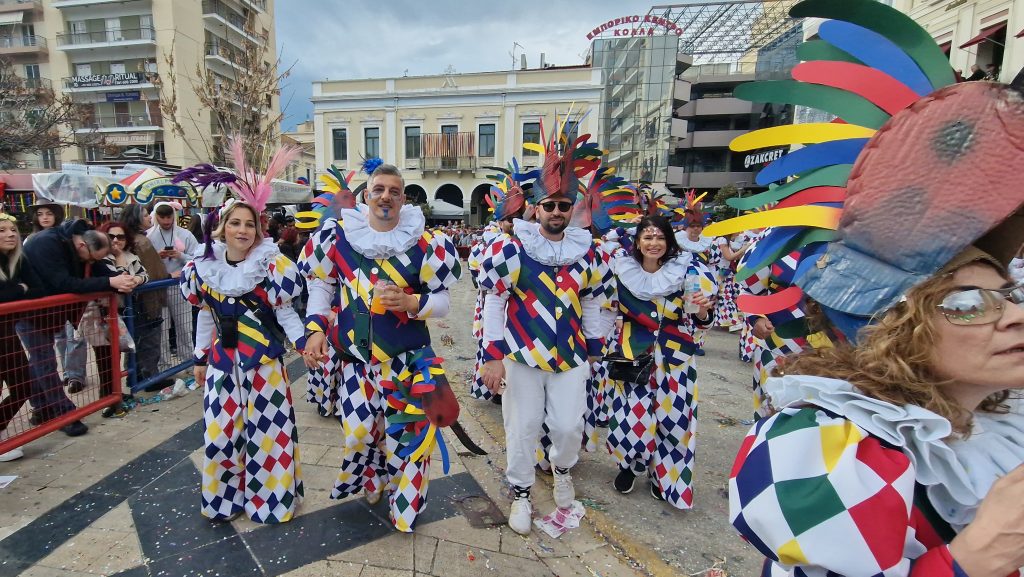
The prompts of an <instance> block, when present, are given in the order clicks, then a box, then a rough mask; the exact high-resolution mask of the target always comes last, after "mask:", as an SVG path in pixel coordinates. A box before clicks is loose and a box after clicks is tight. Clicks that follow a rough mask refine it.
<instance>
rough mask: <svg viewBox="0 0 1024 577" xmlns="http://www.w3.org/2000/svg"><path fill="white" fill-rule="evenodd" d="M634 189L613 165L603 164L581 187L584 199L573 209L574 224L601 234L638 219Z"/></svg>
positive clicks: (629, 224) (628, 224)
mask: <svg viewBox="0 0 1024 577" xmlns="http://www.w3.org/2000/svg"><path fill="white" fill-rule="evenodd" d="M638 208H639V207H638V206H637V191H636V189H635V188H634V187H633V185H632V184H630V183H629V181H627V180H626V179H625V178H622V177H621V176H619V175H617V174H615V167H613V166H609V165H603V166H600V167H598V168H597V170H595V171H594V173H593V174H592V175H591V176H590V181H589V182H588V183H587V187H586V188H585V189H584V190H583V202H582V203H580V204H578V205H577V206H576V208H575V209H574V210H573V212H572V222H571V224H572V225H573V226H579V227H581V228H587V227H589V226H593V227H594V228H595V229H596V230H597V231H598V232H599V233H601V234H604V233H606V232H608V231H610V230H612V229H613V228H616V227H620V226H631V225H632V221H635V220H638V219H637V218H636V217H637V216H638Z"/></svg>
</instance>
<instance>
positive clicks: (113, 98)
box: [107, 90, 142, 102]
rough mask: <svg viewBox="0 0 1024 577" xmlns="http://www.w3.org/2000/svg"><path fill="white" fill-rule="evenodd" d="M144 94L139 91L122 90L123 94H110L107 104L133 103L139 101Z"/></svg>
mask: <svg viewBox="0 0 1024 577" xmlns="http://www.w3.org/2000/svg"><path fill="white" fill-rule="evenodd" d="M141 96H142V93H141V92H139V91H138V90H122V91H121V92H108V93H107V102H133V101H135V100H138V99H139V98H140V97H141Z"/></svg>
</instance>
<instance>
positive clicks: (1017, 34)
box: [1013, 30, 1024, 38]
mask: <svg viewBox="0 0 1024 577" xmlns="http://www.w3.org/2000/svg"><path fill="white" fill-rule="evenodd" d="M1021 36H1024V30H1021V31H1020V32H1018V33H1016V34H1014V35H1013V37H1014V38H1020V37H1021Z"/></svg>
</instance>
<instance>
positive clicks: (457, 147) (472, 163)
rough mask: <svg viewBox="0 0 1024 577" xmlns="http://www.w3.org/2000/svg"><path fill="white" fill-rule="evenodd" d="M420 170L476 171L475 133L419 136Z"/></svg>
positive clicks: (436, 133) (435, 133)
mask: <svg viewBox="0 0 1024 577" xmlns="http://www.w3.org/2000/svg"><path fill="white" fill-rule="evenodd" d="M420 169H421V170H476V133H475V132H448V133H438V132H433V133H427V134H421V135H420Z"/></svg>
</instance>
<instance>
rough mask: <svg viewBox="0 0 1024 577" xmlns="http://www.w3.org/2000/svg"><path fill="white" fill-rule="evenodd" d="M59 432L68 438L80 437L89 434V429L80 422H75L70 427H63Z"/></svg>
mask: <svg viewBox="0 0 1024 577" xmlns="http://www.w3.org/2000/svg"><path fill="white" fill-rule="evenodd" d="M60 430H61V432H63V433H64V434H65V435H67V436H69V437H81V436H82V435H84V434H86V433H88V432H89V427H87V426H86V424H85V423H83V422H82V421H75V422H74V423H71V424H70V425H64V426H63V427H61V428H60Z"/></svg>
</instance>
